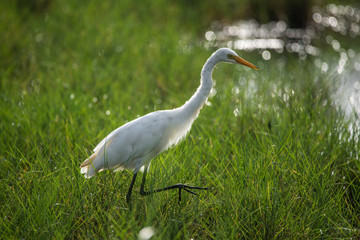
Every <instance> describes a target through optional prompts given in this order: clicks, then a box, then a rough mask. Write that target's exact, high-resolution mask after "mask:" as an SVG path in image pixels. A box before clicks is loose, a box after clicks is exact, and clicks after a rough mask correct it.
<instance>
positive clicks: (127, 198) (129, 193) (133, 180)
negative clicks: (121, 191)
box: [126, 172, 137, 206]
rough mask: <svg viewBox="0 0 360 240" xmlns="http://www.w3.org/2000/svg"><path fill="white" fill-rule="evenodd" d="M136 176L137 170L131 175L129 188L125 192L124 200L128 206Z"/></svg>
mask: <svg viewBox="0 0 360 240" xmlns="http://www.w3.org/2000/svg"><path fill="white" fill-rule="evenodd" d="M136 176H137V172H136V173H134V176H133V179H132V180H131V184H130V187H129V190H128V192H127V194H126V202H127V204H128V205H129V206H130V199H131V192H132V189H133V187H134V183H135V180H136Z"/></svg>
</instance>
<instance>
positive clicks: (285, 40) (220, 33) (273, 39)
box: [204, 4, 360, 138]
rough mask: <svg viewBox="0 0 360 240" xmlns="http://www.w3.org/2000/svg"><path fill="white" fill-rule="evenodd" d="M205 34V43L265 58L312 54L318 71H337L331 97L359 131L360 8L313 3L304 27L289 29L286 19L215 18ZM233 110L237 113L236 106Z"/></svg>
mask: <svg viewBox="0 0 360 240" xmlns="http://www.w3.org/2000/svg"><path fill="white" fill-rule="evenodd" d="M204 37H205V40H206V41H205V47H220V46H227V47H229V48H232V49H235V50H242V51H249V52H254V53H257V54H260V55H261V57H262V59H263V60H264V61H268V60H271V59H272V58H273V56H279V57H280V56H281V55H283V54H290V55H296V56H297V57H298V58H299V59H300V60H304V61H305V60H309V58H310V60H311V61H313V62H314V66H315V67H316V68H318V69H320V71H321V72H323V73H324V74H329V75H333V76H334V75H335V79H336V81H337V82H336V83H334V84H331V85H332V88H333V89H332V92H333V94H332V99H333V101H334V103H335V105H336V106H338V107H339V108H340V109H342V111H343V112H344V113H345V115H346V116H347V117H348V118H349V119H351V118H354V119H355V121H354V124H353V125H351V126H350V130H351V131H352V132H353V133H357V132H358V130H359V129H360V118H359V116H360V53H359V51H360V9H358V8H355V7H352V6H349V5H335V4H329V5H327V6H325V7H314V8H313V9H312V18H311V21H310V22H309V24H308V25H307V27H306V28H304V29H300V28H289V27H288V26H287V24H286V23H285V22H284V21H277V22H270V23H267V24H259V23H258V22H256V21H255V20H246V21H238V22H235V23H233V24H230V25H226V24H222V23H220V22H213V23H212V25H211V27H210V29H209V30H208V31H207V32H206V33H205V36H204ZM334 56H337V57H336V58H334ZM277 59H280V61H281V58H277ZM280 63H281V62H280ZM234 114H235V115H238V114H239V110H238V109H237V108H236V109H235V110H234ZM356 138H358V137H356Z"/></svg>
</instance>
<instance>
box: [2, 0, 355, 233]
mask: <svg viewBox="0 0 360 240" xmlns="http://www.w3.org/2000/svg"><path fill="white" fill-rule="evenodd" d="M19 2H21V1H19ZM39 2H41V1H39ZM44 2H46V1H44ZM73 2H74V3H73ZM189 4H190V3H189ZM30 10H31V6H28V7H16V5H15V4H14V3H7V4H2V5H0V18H1V19H0V20H1V21H0V25H1V28H2V29H5V31H2V34H1V35H0V43H1V44H0V51H1V56H0V77H1V94H0V98H1V105H0V116H1V122H0V135H1V141H0V144H1V147H0V201H1V202H0V206H1V207H0V208H1V211H0V238H1V239H11V238H13V239H22V238H23V239H52V238H54V239H63V238H66V239H72V238H79V239H98V238H101V239H112V238H114V239H136V238H137V236H138V233H139V231H140V230H141V229H143V228H144V227H147V226H151V227H152V228H153V229H154V232H155V233H154V237H153V239H239V238H244V239H272V238H276V239H294V238H295V239H305V238H306V239H329V238H351V237H352V238H358V237H359V236H360V215H359V214H360V212H359V209H360V204H359V199H360V194H359V186H360V181H359V177H360V172H359V170H360V163H359V150H360V149H359V143H358V142H357V141H356V136H358V135H359V133H358V132H353V133H352V132H349V131H348V129H349V127H348V126H349V125H350V124H352V121H353V120H349V119H348V118H346V117H345V116H343V114H342V113H341V111H339V110H338V108H337V107H336V105H335V104H334V103H333V99H332V98H331V90H330V88H329V85H331V84H332V83H333V82H334V81H336V80H337V78H338V77H339V76H338V75H337V74H334V71H328V72H327V73H324V72H322V71H321V70H320V69H318V68H315V67H314V64H313V61H312V59H311V58H308V59H307V60H306V61H300V60H299V59H298V58H296V57H295V56H290V55H284V56H279V57H278V58H277V57H276V56H274V57H273V58H272V59H271V60H270V61H264V60H262V58H261V56H260V55H259V54H257V53H256V52H253V53H247V52H241V53H239V55H240V56H242V57H244V58H245V59H247V60H249V61H250V62H253V63H254V64H255V65H259V66H260V68H261V69H260V70H259V71H253V70H251V69H245V68H244V67H242V66H234V65H227V64H222V65H219V66H218V67H217V68H216V69H215V71H214V75H213V78H214V79H215V81H216V85H215V87H214V90H215V91H214V92H213V97H211V98H210V99H209V104H208V105H210V106H205V107H204V109H203V110H202V111H201V114H200V116H199V118H198V119H197V120H196V121H195V123H194V125H193V128H192V130H191V132H190V134H189V135H188V136H187V137H186V139H185V140H184V141H183V142H181V143H180V144H179V145H178V146H177V147H175V148H172V149H170V150H168V151H166V152H164V153H162V154H161V155H159V156H158V157H157V158H156V159H154V160H153V161H152V165H151V168H150V172H149V175H148V178H147V179H148V182H147V187H148V188H150V189H151V188H159V187H164V186H168V185H172V184H175V183H179V182H182V183H188V184H192V185H196V186H206V187H210V188H211V190H209V191H202V192H200V193H199V196H194V195H190V194H187V193H184V194H183V199H182V201H181V203H180V204H178V201H177V191H167V192H163V193H158V194H156V195H154V196H148V197H143V196H140V194H139V186H140V179H138V181H137V182H136V184H135V188H134V192H133V197H132V200H133V208H132V209H131V210H129V208H128V206H127V204H126V200H125V194H126V192H127V189H128V187H129V184H130V181H131V178H132V173H131V172H129V171H124V172H117V173H112V172H109V171H104V172H101V173H100V174H98V175H96V176H95V177H93V178H91V179H85V178H84V177H83V176H82V175H81V174H80V172H79V170H80V169H79V165H80V163H81V162H82V161H83V160H84V159H85V158H87V156H88V155H89V154H90V153H91V150H92V149H93V148H94V147H95V146H96V144H97V143H98V142H99V141H100V140H101V139H102V138H103V137H105V136H106V134H107V133H109V132H110V131H112V130H113V129H115V128H117V127H118V126H120V125H122V124H124V123H126V122H127V121H130V120H132V119H134V118H136V117H137V116H140V115H143V114H146V113H148V112H151V111H153V110H159V109H168V108H174V107H177V106H180V105H182V104H183V103H184V102H185V101H186V100H187V99H188V98H189V97H190V96H191V95H192V94H193V92H194V91H195V90H196V88H197V86H198V84H199V76H200V70H201V67H202V65H203V63H204V62H205V61H206V59H207V57H209V56H210V54H211V53H212V51H213V50H215V49H209V50H206V49H204V48H203V47H201V38H202V37H201V36H202V35H201V34H202V33H203V32H204V31H205V30H204V29H202V27H203V26H202V24H203V22H201V23H198V24H196V17H197V13H196V11H195V10H192V8H191V6H187V5H186V4H185V3H184V5H176V4H170V3H165V1H151V3H148V4H142V5H139V4H136V5H135V3H132V1H121V3H118V4H116V5H115V4H112V3H110V2H101V1H100V2H99V1H88V2H87V3H86V4H85V3H81V4H80V3H75V1H56V2H55V1H54V2H52V3H51V4H50V5H44V6H42V7H38V8H36V11H35V10H34V11H31V13H30ZM189 10H192V11H189ZM284 59H285V61H284ZM139 175H141V174H139Z"/></svg>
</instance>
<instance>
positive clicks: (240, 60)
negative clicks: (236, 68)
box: [229, 55, 259, 70]
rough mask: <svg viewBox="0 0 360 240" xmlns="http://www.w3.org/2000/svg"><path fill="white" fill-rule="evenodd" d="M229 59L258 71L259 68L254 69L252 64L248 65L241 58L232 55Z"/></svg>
mask: <svg viewBox="0 0 360 240" xmlns="http://www.w3.org/2000/svg"><path fill="white" fill-rule="evenodd" d="M229 58H231V59H234V60H235V61H236V62H237V63H239V64H242V65H245V66H247V67H249V68H253V69H255V70H259V68H257V67H255V65H254V64H252V63H249V62H248V61H246V60H244V59H242V58H241V57H238V56H234V55H229Z"/></svg>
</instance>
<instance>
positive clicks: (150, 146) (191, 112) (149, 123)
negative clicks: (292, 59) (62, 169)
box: [80, 48, 257, 201]
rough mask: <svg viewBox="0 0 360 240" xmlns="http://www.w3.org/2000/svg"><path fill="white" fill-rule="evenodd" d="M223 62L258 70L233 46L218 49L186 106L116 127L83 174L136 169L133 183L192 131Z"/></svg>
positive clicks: (82, 168)
mask: <svg viewBox="0 0 360 240" xmlns="http://www.w3.org/2000/svg"><path fill="white" fill-rule="evenodd" d="M222 61H223V62H229V63H239V64H243V65H246V66H248V67H251V68H253V69H257V68H256V67H255V66H254V65H252V64H251V63H249V62H247V61H245V60H243V59H242V58H240V57H239V56H238V55H237V54H236V53H235V52H234V51H233V50H231V49H228V48H221V49H219V50H217V51H216V52H214V53H213V54H212V55H211V56H210V58H209V59H208V60H207V61H206V63H205V65H204V67H203V69H202V71H201V79H200V86H199V88H198V89H197V91H196V92H195V94H194V95H193V96H192V97H191V98H190V99H189V100H188V101H187V102H186V103H185V104H184V105H183V106H181V107H179V108H176V109H173V110H162V111H156V112H152V113H149V114H147V115H145V116H142V117H139V118H137V119H135V120H133V121H131V122H128V123H126V124H124V125H123V126H121V127H119V128H117V129H116V130H114V131H113V132H111V133H110V134H109V135H107V136H106V137H105V138H104V139H103V140H102V141H101V142H100V143H99V144H98V145H97V146H96V147H95V148H94V153H93V154H92V155H91V156H90V157H89V158H88V159H86V160H85V161H84V162H83V163H82V164H81V166H80V167H81V173H82V174H84V176H85V177H86V178H90V177H92V176H94V175H95V174H96V172H99V171H102V170H104V169H114V170H122V169H131V170H133V171H134V179H133V182H134V181H135V178H136V173H137V172H138V171H139V169H140V168H141V167H142V166H143V165H145V166H148V165H149V163H150V161H151V159H153V158H154V157H156V156H157V155H158V154H159V153H161V152H162V151H164V150H166V149H167V148H169V147H170V146H172V145H175V144H177V143H178V142H179V141H180V140H181V139H182V138H184V137H185V136H186V134H187V133H188V132H189V130H190V128H191V125H192V123H193V122H194V120H195V119H196V117H197V116H198V114H199V111H200V109H201V108H202V107H203V105H204V103H205V101H206V99H207V98H208V96H209V93H210V90H211V87H212V78H211V75H212V71H213V69H214V67H215V65H216V64H217V63H219V62H222ZM144 179H145V178H144ZM144 181H145V180H143V182H144ZM133 182H132V185H133ZM132 185H131V186H130V189H129V193H128V201H129V199H130V195H131V189H132ZM142 187H143V186H142ZM179 189H180V188H179Z"/></svg>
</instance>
